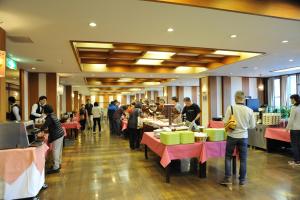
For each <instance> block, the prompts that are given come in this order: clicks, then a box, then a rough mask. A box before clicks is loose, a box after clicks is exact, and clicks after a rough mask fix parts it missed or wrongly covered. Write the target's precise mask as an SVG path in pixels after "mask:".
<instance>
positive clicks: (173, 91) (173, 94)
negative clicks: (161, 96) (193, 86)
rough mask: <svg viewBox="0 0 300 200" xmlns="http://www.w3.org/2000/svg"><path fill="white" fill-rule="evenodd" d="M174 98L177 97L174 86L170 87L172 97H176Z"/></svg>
mask: <svg viewBox="0 0 300 200" xmlns="http://www.w3.org/2000/svg"><path fill="white" fill-rule="evenodd" d="M176 96H177V90H176V86H172V97H176Z"/></svg>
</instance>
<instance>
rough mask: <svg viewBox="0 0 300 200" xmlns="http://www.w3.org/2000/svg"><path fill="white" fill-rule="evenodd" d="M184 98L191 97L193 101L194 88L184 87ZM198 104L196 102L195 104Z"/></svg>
mask: <svg viewBox="0 0 300 200" xmlns="http://www.w3.org/2000/svg"><path fill="white" fill-rule="evenodd" d="M183 97H184V98H185V97H190V98H191V99H192V87H184V88H183ZM193 103H196V102H193Z"/></svg>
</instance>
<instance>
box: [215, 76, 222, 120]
mask: <svg viewBox="0 0 300 200" xmlns="http://www.w3.org/2000/svg"><path fill="white" fill-rule="evenodd" d="M216 106H217V116H221V115H222V106H223V103H222V78H221V77H217V105H216Z"/></svg>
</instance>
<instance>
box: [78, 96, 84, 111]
mask: <svg viewBox="0 0 300 200" xmlns="http://www.w3.org/2000/svg"><path fill="white" fill-rule="evenodd" d="M78 104H79V108H81V104H83V103H82V94H79V103H78Z"/></svg>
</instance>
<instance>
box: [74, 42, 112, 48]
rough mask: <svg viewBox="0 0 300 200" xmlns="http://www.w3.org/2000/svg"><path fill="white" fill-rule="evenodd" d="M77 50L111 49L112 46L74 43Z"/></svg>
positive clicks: (96, 43) (94, 43) (108, 44)
mask: <svg viewBox="0 0 300 200" xmlns="http://www.w3.org/2000/svg"><path fill="white" fill-rule="evenodd" d="M74 45H75V46H76V47H77V48H94V49H112V48H114V45H113V44H111V43H98V42H75V43H74Z"/></svg>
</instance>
